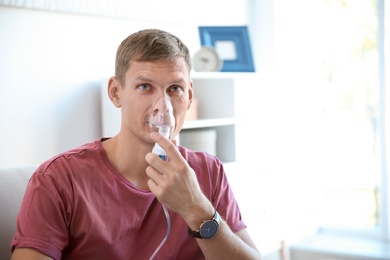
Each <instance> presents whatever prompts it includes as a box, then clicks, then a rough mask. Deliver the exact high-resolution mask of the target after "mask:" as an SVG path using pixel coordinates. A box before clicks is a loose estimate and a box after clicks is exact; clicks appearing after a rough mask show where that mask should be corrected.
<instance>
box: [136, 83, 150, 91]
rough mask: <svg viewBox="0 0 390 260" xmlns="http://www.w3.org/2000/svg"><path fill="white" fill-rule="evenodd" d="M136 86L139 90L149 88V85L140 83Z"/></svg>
mask: <svg viewBox="0 0 390 260" xmlns="http://www.w3.org/2000/svg"><path fill="white" fill-rule="evenodd" d="M138 88H139V89H141V90H147V89H149V85H147V84H141V85H139V86H138Z"/></svg>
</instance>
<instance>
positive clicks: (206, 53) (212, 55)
mask: <svg viewBox="0 0 390 260" xmlns="http://www.w3.org/2000/svg"><path fill="white" fill-rule="evenodd" d="M193 65H194V70H195V71H220V70H221V68H222V61H221V59H220V58H219V55H218V53H217V52H216V51H215V50H214V48H212V47H205V46H204V47H202V48H201V49H200V50H199V51H198V52H197V53H195V55H194V57H193Z"/></svg>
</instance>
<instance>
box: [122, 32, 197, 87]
mask: <svg viewBox="0 0 390 260" xmlns="http://www.w3.org/2000/svg"><path fill="white" fill-rule="evenodd" d="M180 57H182V58H184V60H185V61H186V63H187V65H188V69H189V70H191V57H190V53H189V50H188V48H187V46H186V45H185V44H184V43H183V42H182V41H181V40H180V39H179V38H178V37H177V36H175V35H173V34H171V33H169V32H166V31H162V30H158V29H145V30H141V31H138V32H135V33H133V34H131V35H129V36H128V37H127V38H126V39H124V40H123V41H122V43H121V44H120V45H119V47H118V50H117V52H116V60H115V76H116V77H117V78H118V79H119V81H120V82H121V84H122V85H123V84H124V81H125V73H126V71H127V69H128V68H129V66H130V64H131V62H132V61H171V60H174V59H176V58H180Z"/></svg>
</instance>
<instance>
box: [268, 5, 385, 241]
mask: <svg viewBox="0 0 390 260" xmlns="http://www.w3.org/2000/svg"><path fill="white" fill-rule="evenodd" d="M382 3H383V1H381V0H378V1H376V0H361V1H356V0H315V1H313V0H297V1H291V3H290V1H279V4H280V6H277V10H278V13H277V14H278V15H279V16H277V17H276V19H275V20H276V30H275V31H276V43H277V46H276V48H275V49H276V51H275V53H276V64H277V68H278V69H279V70H280V71H278V72H280V73H279V75H283V76H284V78H285V79H284V81H283V83H284V84H285V85H286V86H288V87H290V88H291V89H288V87H286V88H285V90H286V91H288V92H287V93H285V92H286V91H285V92H284V93H283V94H287V95H288V98H285V99H286V100H287V102H290V103H287V104H288V105H289V106H290V107H289V111H288V113H291V114H292V113H293V112H291V111H294V113H295V115H293V116H294V117H295V118H294V121H293V120H291V121H292V123H291V127H290V131H292V130H291V129H294V124H297V125H299V127H300V129H301V132H299V130H297V129H298V127H296V128H297V129H295V131H296V133H294V135H291V136H290V137H288V138H291V137H295V138H300V140H301V142H297V143H296V146H295V148H294V151H293V152H292V153H291V155H290V157H294V160H295V161H297V162H295V164H296V165H300V167H301V168H300V169H298V170H299V171H295V172H293V171H292V170H291V167H290V168H288V169H287V168H286V171H289V173H290V174H295V176H297V178H299V179H302V180H305V183H310V185H312V187H314V188H307V187H305V185H304V184H303V185H302V187H301V188H302V189H301V190H303V189H305V192H304V194H302V195H300V197H301V198H303V199H306V197H312V200H311V202H312V204H311V205H310V210H311V214H313V215H315V217H316V221H317V223H316V224H317V225H318V226H321V227H323V230H325V229H327V230H330V229H338V230H351V231H354V232H355V231H364V232H367V231H369V232H371V231H373V233H375V232H377V231H378V230H379V229H382V228H384V227H385V226H386V225H387V224H386V223H387V222H386V219H385V218H386V214H385V212H386V210H387V209H386V208H384V207H383V205H386V203H385V201H386V199H387V198H386V196H385V194H386V190H384V189H383V186H384V185H383V186H382V184H383V183H382V180H383V176H384V175H383V174H384V170H385V166H384V165H385V160H384V158H383V156H384V152H383V151H384V149H385V147H384V128H383V125H384V114H383V111H384V102H383V95H384V92H383V89H384V87H383V86H382V87H381V84H383V81H382V80H383V79H381V76H383V73H382V74H381V71H382V70H383V67H381V66H382V65H381V64H383V63H382V62H381V59H382V58H383V57H382V56H381V55H383V52H382V51H381V46H383V43H382V42H381V41H382V40H383V32H381V30H380V28H381V23H382V22H383V20H381V19H380V18H381V17H380V15H379V14H380V12H379V13H378V10H379V11H380V8H379V9H378V4H382ZM290 100H293V101H290ZM305 109H306V110H310V111H305ZM298 114H300V115H298ZM297 118H298V119H299V120H297ZM288 138H286V139H288ZM289 142H291V141H289ZM308 143H311V144H308ZM286 147H287V145H286ZM299 157H304V159H301V158H299ZM284 161H285V160H284ZM302 166H303V167H302ZM303 172H304V173H303ZM298 174H299V175H298ZM297 190H298V191H299V189H296V190H295V192H297ZM293 191H294V190H293ZM300 201H302V200H300Z"/></svg>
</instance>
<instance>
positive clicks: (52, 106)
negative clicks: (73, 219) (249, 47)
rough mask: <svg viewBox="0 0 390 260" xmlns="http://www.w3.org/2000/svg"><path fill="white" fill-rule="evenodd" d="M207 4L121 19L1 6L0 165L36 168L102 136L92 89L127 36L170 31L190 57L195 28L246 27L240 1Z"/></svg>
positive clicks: (145, 10) (142, 9)
mask: <svg viewBox="0 0 390 260" xmlns="http://www.w3.org/2000/svg"><path fill="white" fill-rule="evenodd" d="M3 2H4V1H3ZM206 2H207V1H205V0H202V1H197V2H196V4H195V3H194V5H193V6H188V5H187V6H186V7H184V6H183V5H182V4H181V3H180V1H178V0H172V1H168V2H167V4H166V5H165V6H161V4H159V1H146V2H145V3H144V5H142V4H140V3H137V5H136V7H137V8H139V10H131V11H129V12H128V13H127V14H126V15H127V19H113V18H104V17H96V16H90V15H89V16H86V15H84V16H82V15H74V14H66V13H59V12H47V11H40V10H33V9H22V8H10V7H4V6H3V7H1V6H0V136H1V146H0V166H12V165H29V164H39V163H41V162H42V161H43V160H46V159H48V158H49V157H51V156H53V155H55V154H57V153H59V152H62V151H64V150H67V149H70V148H73V147H75V146H78V145H80V144H83V143H85V142H89V141H91V140H94V139H96V138H99V137H100V136H101V119H100V103H99V102H100V96H99V95H100V92H99V84H100V82H101V80H102V79H103V78H106V77H109V76H111V75H112V74H113V73H114V59H115V52H116V48H117V46H118V45H119V43H120V42H121V41H122V40H123V39H124V38H125V37H126V36H127V35H129V34H130V33H132V32H134V31H136V30H139V29H144V28H150V27H156V28H161V29H165V30H169V31H171V32H173V33H175V34H177V35H178V36H179V37H181V38H182V39H183V40H184V42H186V43H187V45H188V46H189V48H190V49H191V51H192V52H195V51H196V50H197V49H198V48H199V46H200V43H199V38H198V31H197V26H198V25H201V24H203V25H220V24H232V25H243V24H246V23H247V22H246V1H244V0H243V1H236V2H235V3H229V6H226V7H225V8H224V11H223V12H221V10H220V9H219V8H218V6H221V4H222V3H224V2H223V1H220V0H219V1H213V2H212V3H208V6H209V7H210V9H206V10H205V9H204V8H203V7H202V6H204V4H205V3H206ZM5 3H6V4H7V1H5ZM16 3H18V1H16ZM31 3H34V1H31ZM37 3H39V1H38V2H37ZM92 3H93V2H91V3H90V4H92ZM134 3H136V2H134ZM169 3H171V4H172V5H169ZM0 4H1V2H0ZM117 4H118V3H117ZM224 5H226V4H224ZM173 6H176V7H175V8H173ZM95 7H96V6H95ZM117 7H119V8H120V5H119V4H118V6H117ZM162 7H166V10H164V11H163V10H161V8H162ZM177 8H178V9H179V10H177ZM214 11H216V14H217V15H214V14H213V12H214ZM131 17H133V18H134V19H131ZM176 19H177V20H176Z"/></svg>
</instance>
